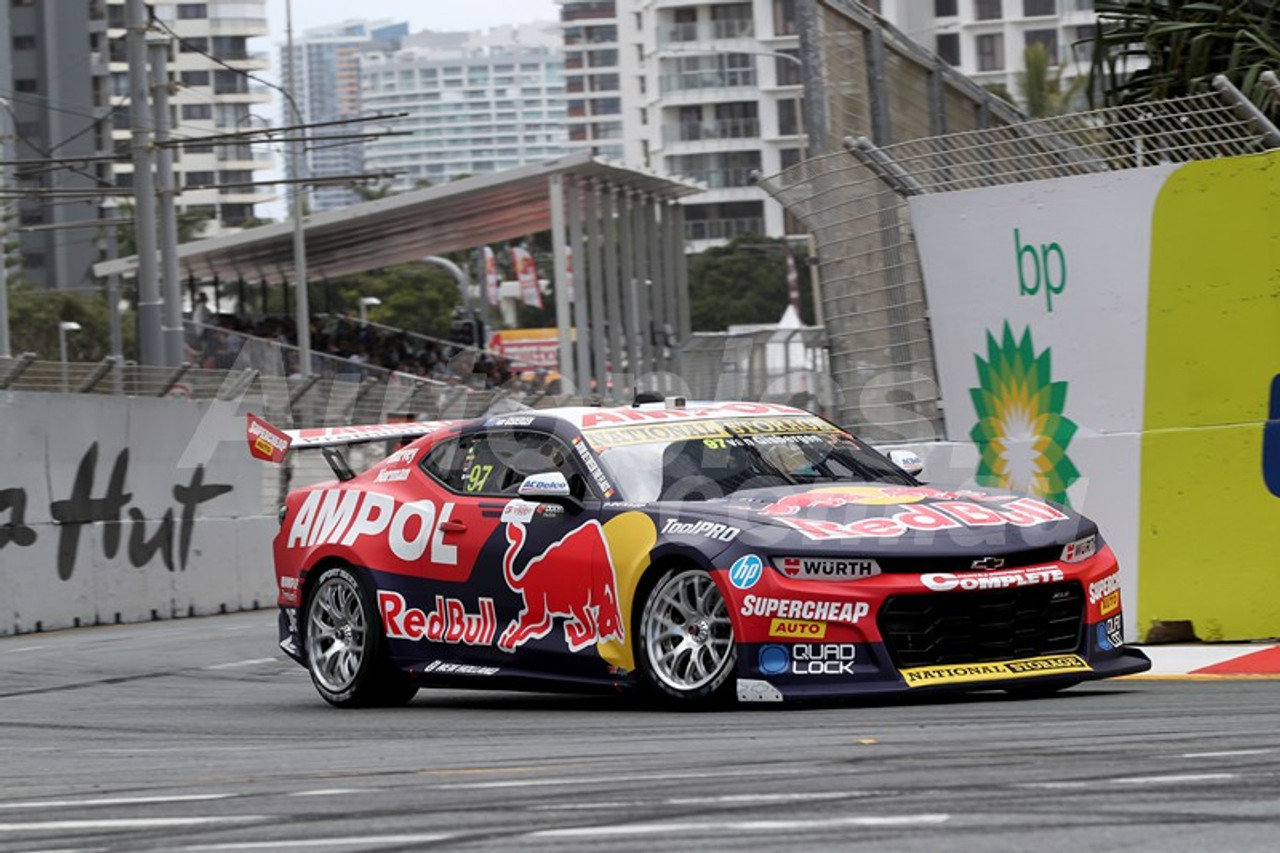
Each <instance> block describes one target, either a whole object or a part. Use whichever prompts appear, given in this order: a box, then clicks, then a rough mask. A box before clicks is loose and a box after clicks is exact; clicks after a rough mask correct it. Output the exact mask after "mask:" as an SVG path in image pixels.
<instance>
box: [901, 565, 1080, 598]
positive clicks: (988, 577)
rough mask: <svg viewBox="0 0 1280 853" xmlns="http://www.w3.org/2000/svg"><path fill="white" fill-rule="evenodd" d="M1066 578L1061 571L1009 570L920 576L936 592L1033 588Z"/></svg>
mask: <svg viewBox="0 0 1280 853" xmlns="http://www.w3.org/2000/svg"><path fill="white" fill-rule="evenodd" d="M1064 577H1065V576H1064V575H1063V573H1062V570H1061V569H1054V568H1044V569H1009V570H1008V571H1003V572H982V573H981V574H976V573H975V574H960V575H955V574H952V573H951V572H931V573H929V574H924V575H921V576H920V583H922V584H924V585H925V586H927V587H928V588H929V589H932V590H934V591H936V592H949V591H951V590H953V589H962V590H972V589H1007V588H1008V587H1011V586H1032V585H1034V584H1039V583H1057V582H1058V581H1060V580H1062V579H1063V578H1064Z"/></svg>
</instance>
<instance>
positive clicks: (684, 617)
mask: <svg viewBox="0 0 1280 853" xmlns="http://www.w3.org/2000/svg"><path fill="white" fill-rule="evenodd" d="M638 625H639V628H638V630H637V642H636V666H637V669H638V671H639V674H640V679H641V685H642V686H643V688H644V689H645V691H646V692H647V693H648V694H650V695H651V696H654V697H656V698H658V699H659V700H661V701H662V702H663V703H664V704H667V705H671V706H675V707H681V708H705V707H710V706H715V705H722V704H727V703H728V702H729V701H730V700H731V699H732V697H733V695H734V691H735V690H736V686H737V685H736V681H735V679H734V673H735V671H736V669H737V663H738V647H737V644H736V642H735V641H734V636H733V622H732V621H731V620H730V618H729V607H728V604H727V603H726V602H725V600H724V596H723V595H722V594H721V592H720V588H719V587H717V586H716V582H715V580H714V579H713V578H712V577H711V575H710V573H708V572H706V571H705V570H703V569H695V568H689V567H675V568H672V569H670V570H668V571H667V572H665V573H664V574H662V575H661V576H660V577H659V578H658V580H657V581H656V582H655V583H654V584H653V586H652V588H650V590H649V594H648V595H647V596H646V597H645V600H644V607H643V609H642V610H641V612H640V619H639V622H638Z"/></svg>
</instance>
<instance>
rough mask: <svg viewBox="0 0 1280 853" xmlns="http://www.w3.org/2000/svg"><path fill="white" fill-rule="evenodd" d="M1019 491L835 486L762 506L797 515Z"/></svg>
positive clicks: (980, 498) (995, 498) (985, 497)
mask: <svg viewBox="0 0 1280 853" xmlns="http://www.w3.org/2000/svg"><path fill="white" fill-rule="evenodd" d="M1015 497H1016V495H989V494H987V493H986V492H976V491H972V490H970V489H961V490H959V491H954V492H946V491H942V490H941V489H934V488H931V487H929V486H834V487H831V488H825V489H813V490H812V491H808V492H803V493H801V494H798V495H787V496H786V497H783V498H780V499H778V500H777V501H774V502H773V503H771V504H769V505H768V506H767V507H765V508H764V509H762V510H761V512H762V513H763V514H764V515H775V516H777V515H797V514H798V513H799V512H800V511H801V510H804V509H809V508H827V509H830V508H835V507H842V506H850V505H854V506H903V505H905V504H913V503H919V502H920V501H923V500H945V501H958V500H975V501H1008V500H1013V499H1014V498H1015Z"/></svg>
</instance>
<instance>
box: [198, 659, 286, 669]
mask: <svg viewBox="0 0 1280 853" xmlns="http://www.w3.org/2000/svg"><path fill="white" fill-rule="evenodd" d="M275 662H276V659H275V658H253V659H252V660H238V661H232V662H231V663H215V664H214V665H213V666H206V667H204V668H205V669H235V668H237V667H241V666H258V665H260V664H264V663H275Z"/></svg>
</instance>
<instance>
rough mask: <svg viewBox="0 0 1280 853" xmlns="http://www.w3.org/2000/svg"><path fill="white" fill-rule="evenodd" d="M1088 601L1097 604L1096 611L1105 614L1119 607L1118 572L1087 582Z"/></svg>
mask: <svg viewBox="0 0 1280 853" xmlns="http://www.w3.org/2000/svg"><path fill="white" fill-rule="evenodd" d="M1089 603H1090V604H1097V605H1098V613H1099V614H1101V615H1103V616H1106V615H1107V614H1108V613H1113V612H1115V610H1116V609H1118V608H1119V607H1120V573H1119V572H1112V573H1111V574H1109V575H1107V576H1106V577H1105V578H1103V579H1102V580H1099V581H1094V582H1093V583H1091V584H1089Z"/></svg>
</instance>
